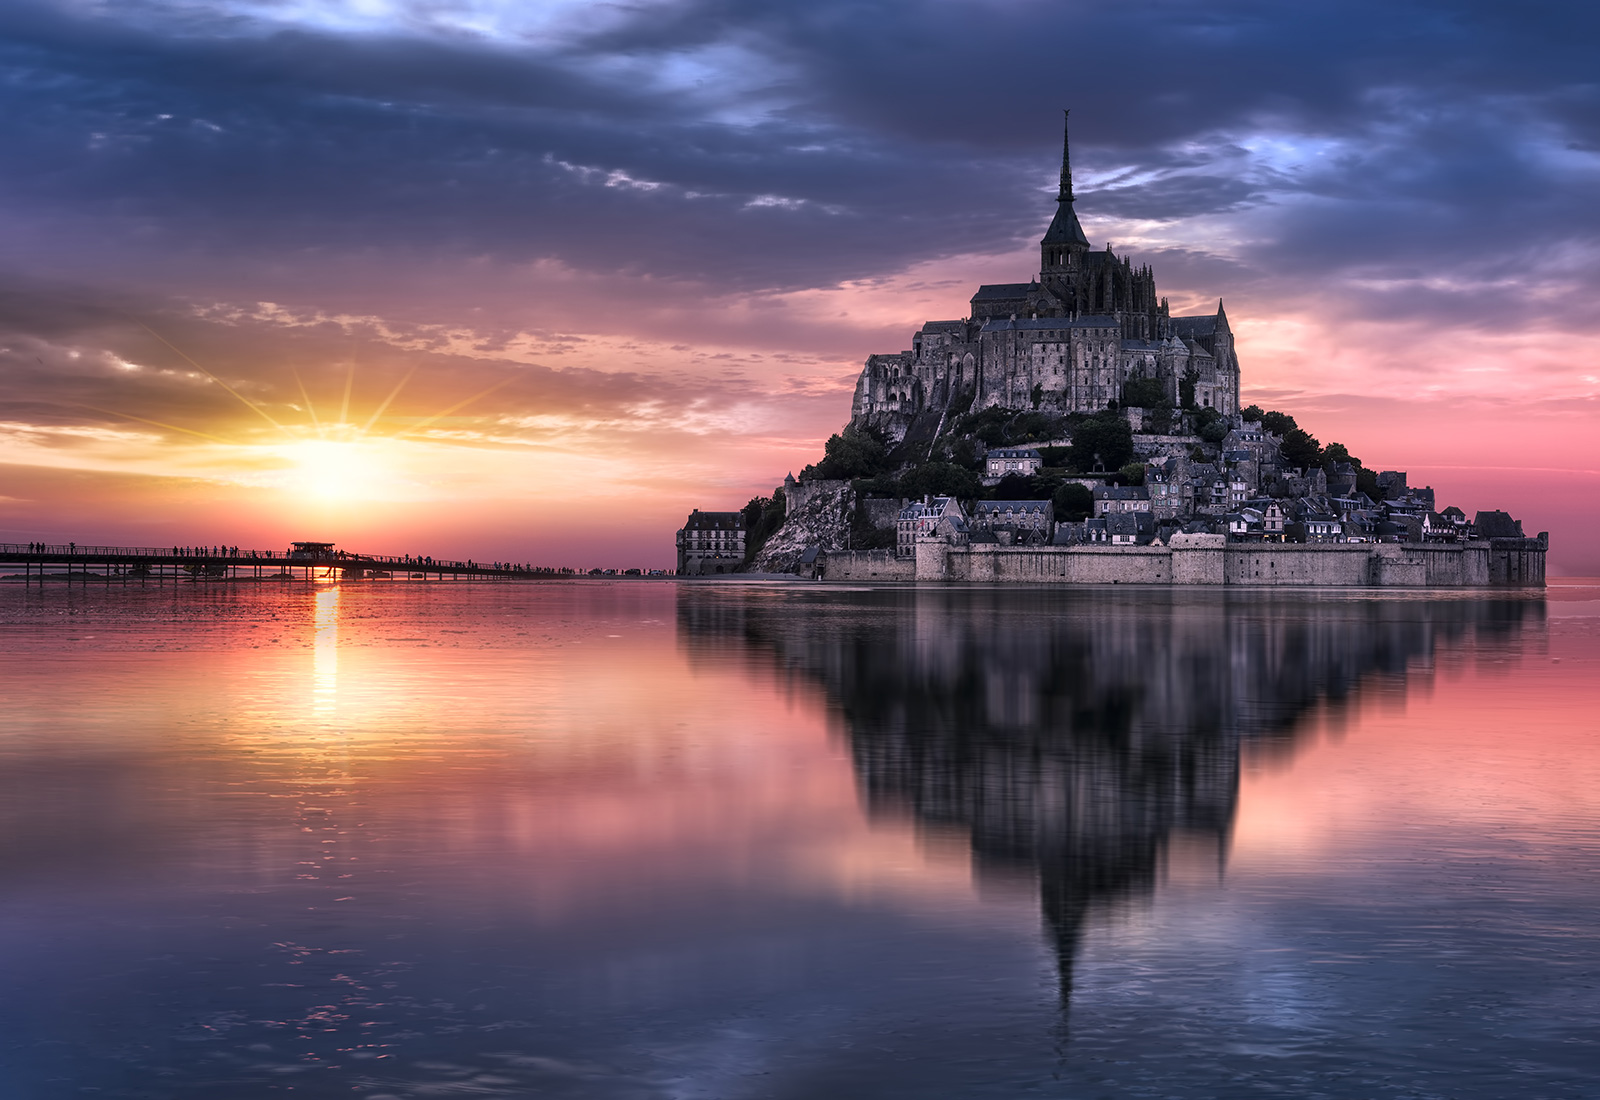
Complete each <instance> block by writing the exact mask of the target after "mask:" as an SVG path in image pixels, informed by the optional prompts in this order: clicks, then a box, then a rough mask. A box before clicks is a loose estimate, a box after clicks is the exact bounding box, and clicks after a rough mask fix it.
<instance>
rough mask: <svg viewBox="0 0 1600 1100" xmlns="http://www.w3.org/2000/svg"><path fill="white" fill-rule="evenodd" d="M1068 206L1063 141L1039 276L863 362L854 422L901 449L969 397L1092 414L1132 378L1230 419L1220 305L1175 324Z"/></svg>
mask: <svg viewBox="0 0 1600 1100" xmlns="http://www.w3.org/2000/svg"><path fill="white" fill-rule="evenodd" d="M1075 202H1076V198H1075V196H1074V195H1073V193H1072V170H1071V162H1070V157H1069V150H1068V146H1067V144H1066V140H1065V137H1063V143H1062V154H1061V186H1060V191H1059V193H1058V194H1057V196H1056V214H1055V218H1054V220H1052V221H1051V223H1050V226H1049V228H1048V229H1047V230H1046V231H1045V234H1044V237H1043V238H1042V239H1041V240H1040V242H1039V272H1038V274H1037V275H1036V276H1035V277H1034V278H1032V279H1030V280H1029V281H1027V282H1022V283H997V284H991V285H985V286H980V287H979V288H978V291H977V293H976V294H974V295H973V296H972V300H971V311H970V313H969V315H968V316H967V317H965V318H962V319H961V320H957V321H930V322H928V323H927V324H925V325H923V326H922V330H921V331H920V332H918V333H916V334H915V335H914V336H912V338H911V348H910V350H908V351H901V352H897V353H894V354H891V355H872V356H869V357H868V358H867V363H866V366H865V368H863V370H862V372H861V377H860V379H859V380H858V381H857V383H856V392H855V398H854V401H853V402H852V405H851V417H852V419H853V420H854V421H855V422H857V423H865V424H871V425H872V426H874V427H876V428H879V429H880V430H883V431H885V432H886V433H888V435H889V436H890V437H891V438H892V439H895V440H899V439H901V438H903V437H904V436H905V434H906V432H907V430H908V429H909V428H910V427H911V425H912V423H913V421H915V420H916V419H917V418H918V417H919V416H923V417H927V418H929V419H930V420H932V421H937V420H938V419H939V418H941V417H942V416H943V414H944V413H945V411H946V410H948V409H949V408H950V407H951V406H952V405H953V404H955V402H956V401H957V400H959V399H964V398H966V397H969V396H970V397H971V398H972V407H973V408H984V407H988V406H1001V407H1004V408H1016V409H1028V408H1039V409H1043V410H1048V411H1053V412H1061V413H1083V412H1098V411H1099V410H1101V409H1103V408H1105V407H1106V405H1107V404H1109V403H1110V402H1112V401H1121V400H1122V397H1123V389H1124V387H1125V386H1126V385H1127V384H1128V383H1129V382H1130V381H1134V380H1136V379H1150V380H1153V382H1154V383H1155V384H1156V386H1157V387H1159V389H1160V391H1161V392H1162V393H1163V394H1164V395H1165V397H1166V399H1167V400H1169V401H1171V402H1172V403H1173V404H1177V403H1178V402H1179V398H1180V394H1181V387H1182V385H1183V383H1185V382H1188V383H1191V384H1192V385H1193V386H1194V402H1195V404H1196V405H1197V406H1200V407H1202V408H1214V409H1218V410H1219V411H1221V412H1222V413H1224V414H1225V415H1229V416H1231V415H1233V414H1235V413H1237V412H1238V411H1239V360H1238V357H1237V356H1236V355H1235V353H1234V346H1233V330H1232V329H1230V328H1229V327H1228V317H1227V314H1226V312H1225V311H1224V310H1223V308H1222V303H1221V302H1218V303H1217V310H1216V312H1215V313H1214V314H1205V315H1201V316H1192V317H1173V316H1171V315H1170V313H1169V310H1168V306H1167V301H1166V299H1164V298H1160V297H1158V296H1157V294H1156V286H1155V276H1154V274H1153V273H1152V272H1151V270H1150V268H1149V267H1147V266H1139V267H1136V266H1134V265H1133V263H1132V262H1131V261H1130V260H1129V259H1128V258H1127V257H1124V256H1117V255H1116V254H1115V253H1113V252H1112V250H1111V245H1109V244H1107V245H1106V247H1105V248H1104V249H1103V250H1101V251H1096V250H1094V249H1093V247H1092V246H1091V245H1090V243H1089V239H1088V237H1086V236H1085V235H1084V231H1083V226H1082V225H1081V224H1080V223H1079V221H1078V215H1077V213H1076V210H1075V208H1074V203H1075ZM1146 388H1150V387H1148V386H1147V387H1146Z"/></svg>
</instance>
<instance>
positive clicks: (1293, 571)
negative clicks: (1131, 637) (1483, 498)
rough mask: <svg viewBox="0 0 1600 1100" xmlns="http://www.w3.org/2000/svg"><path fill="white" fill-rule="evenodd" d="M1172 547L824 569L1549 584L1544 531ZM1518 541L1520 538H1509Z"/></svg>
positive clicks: (1155, 579) (871, 557)
mask: <svg viewBox="0 0 1600 1100" xmlns="http://www.w3.org/2000/svg"><path fill="white" fill-rule="evenodd" d="M1179 538H1181V539H1184V541H1183V542H1178V541H1177V540H1175V541H1174V545H1172V546H1041V547H1006V546H994V545H980V546H958V545H950V544H948V543H946V542H944V541H943V540H941V539H936V538H923V539H921V540H919V541H918V543H917V548H916V557H915V558H897V557H895V555H894V553H893V551H887V550H872V551H855V552H853V553H830V554H828V555H827V556H826V559H825V561H824V562H823V568H822V570H821V575H822V576H823V577H824V578H826V579H827V580H843V581H913V580H916V581H955V582H966V583H1002V584H1183V585H1190V584H1208V585H1240V586H1245V585H1247V586H1252V587H1284V588H1305V587H1350V588H1367V587H1379V588H1425V587H1426V588H1463V587H1487V586H1501V585H1507V586H1518V587H1525V586H1542V585H1543V584H1544V555H1545V550H1546V547H1547V545H1548V543H1547V540H1544V539H1542V538H1541V539H1495V540H1493V542H1494V543H1495V544H1498V543H1502V542H1503V543H1507V544H1508V545H1505V546H1500V545H1486V544H1481V543H1473V544H1469V545H1465V546H1453V545H1404V544H1390V543H1381V544H1365V543H1355V544H1351V543H1339V544H1328V545H1297V544H1292V543H1278V544H1266V543H1225V542H1224V541H1223V540H1222V538H1221V536H1199V537H1193V536H1188V537H1186V536H1179ZM1511 543H1515V544H1516V545H1514V546H1513V545H1509V544H1511Z"/></svg>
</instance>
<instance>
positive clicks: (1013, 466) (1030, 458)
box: [984, 447, 1044, 478]
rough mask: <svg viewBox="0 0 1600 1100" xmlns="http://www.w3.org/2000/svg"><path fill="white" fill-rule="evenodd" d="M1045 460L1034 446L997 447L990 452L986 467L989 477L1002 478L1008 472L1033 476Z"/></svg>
mask: <svg viewBox="0 0 1600 1100" xmlns="http://www.w3.org/2000/svg"><path fill="white" fill-rule="evenodd" d="M1042 465H1044V460H1043V459H1042V458H1041V457H1040V456H1039V452H1038V451H1037V450H1036V449H1034V448H1033V447H997V448H996V449H994V450H992V451H990V452H989V454H988V457H987V458H986V459H985V465H984V469H985V471H986V472H987V474H988V476H989V477H993V478H1001V477H1005V476H1006V475H1007V474H1018V475H1020V476H1022V477H1032V476H1033V475H1034V474H1036V473H1038V472H1039V467H1040V466H1042Z"/></svg>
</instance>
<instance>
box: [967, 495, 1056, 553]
mask: <svg viewBox="0 0 1600 1100" xmlns="http://www.w3.org/2000/svg"><path fill="white" fill-rule="evenodd" d="M973 508H974V510H973V513H972V523H971V527H972V530H973V531H974V532H977V531H987V532H989V533H990V534H993V535H996V536H997V537H998V541H999V542H1001V543H1002V544H1005V545H1010V546H1044V545H1047V544H1048V543H1049V542H1050V537H1051V535H1053V534H1054V533H1055V524H1056V510H1055V505H1054V504H1052V503H1051V502H1050V501H1048V500H980V501H978V502H977V504H975V505H974V506H973Z"/></svg>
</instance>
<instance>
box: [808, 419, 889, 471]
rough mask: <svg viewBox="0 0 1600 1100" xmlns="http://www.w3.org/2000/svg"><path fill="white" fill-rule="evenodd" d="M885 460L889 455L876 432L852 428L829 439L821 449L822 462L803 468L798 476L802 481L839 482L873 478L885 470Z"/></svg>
mask: <svg viewBox="0 0 1600 1100" xmlns="http://www.w3.org/2000/svg"><path fill="white" fill-rule="evenodd" d="M888 459H889V453H888V450H887V448H885V447H884V444H883V436H882V435H881V434H880V433H879V432H877V431H876V430H875V429H872V428H858V427H856V426H855V425H854V424H852V425H850V426H848V427H846V428H845V430H844V431H842V432H839V433H838V434H837V435H832V436H829V437H828V442H827V443H826V444H824V446H823V456H822V461H821V462H818V463H817V464H816V465H814V466H807V467H806V468H805V469H804V470H803V471H801V474H800V476H801V477H802V478H804V479H806V480H818V479H822V480H841V481H842V480H848V479H851V478H858V477H873V476H875V475H877V474H881V473H883V472H884V471H885V470H886V469H887V468H888V465H889V462H888Z"/></svg>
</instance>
